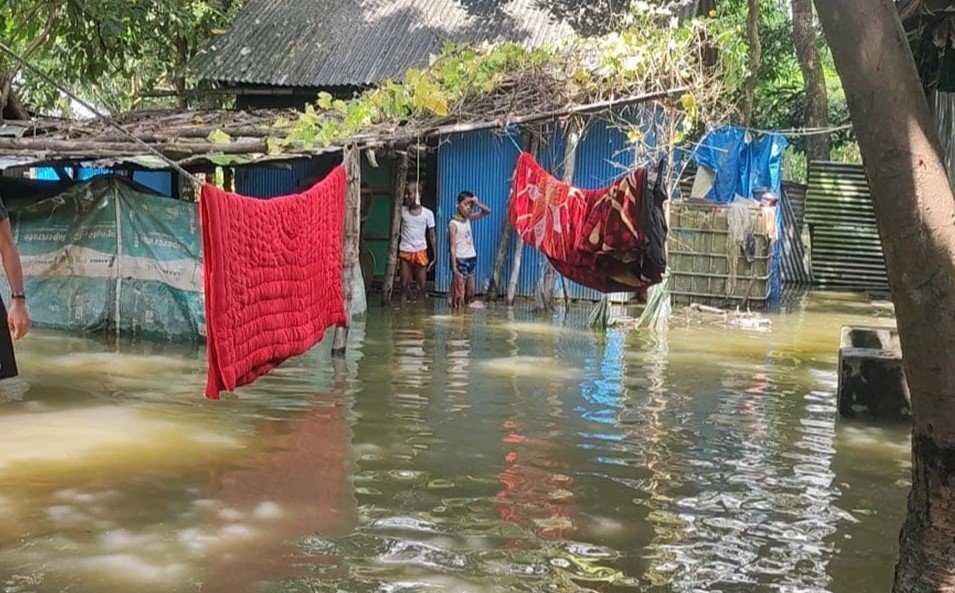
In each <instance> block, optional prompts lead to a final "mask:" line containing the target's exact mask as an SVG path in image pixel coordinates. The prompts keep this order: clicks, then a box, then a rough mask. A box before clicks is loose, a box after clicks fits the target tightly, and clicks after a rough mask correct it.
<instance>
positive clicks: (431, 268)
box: [428, 259, 437, 272]
mask: <svg viewBox="0 0 955 593" xmlns="http://www.w3.org/2000/svg"><path fill="white" fill-rule="evenodd" d="M436 263H437V262H436V261H435V260H433V259H432V260H431V262H430V263H429V264H428V271H429V272H430V271H431V270H433V269H434V264H436Z"/></svg>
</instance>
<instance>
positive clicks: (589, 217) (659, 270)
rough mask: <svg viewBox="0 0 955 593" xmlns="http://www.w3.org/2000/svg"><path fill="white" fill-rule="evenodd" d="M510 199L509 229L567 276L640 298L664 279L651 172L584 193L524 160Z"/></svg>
mask: <svg viewBox="0 0 955 593" xmlns="http://www.w3.org/2000/svg"><path fill="white" fill-rule="evenodd" d="M513 192H514V195H513V199H512V201H511V211H510V219H511V223H512V224H513V225H514V228H515V229H516V230H517V232H518V233H519V234H520V236H521V238H522V239H523V240H524V242H525V243H527V244H529V245H532V246H533V247H535V248H537V249H538V250H539V251H541V252H542V253H543V254H544V255H545V256H547V259H548V260H550V262H551V264H552V265H553V266H554V268H555V269H556V270H557V271H558V272H559V273H560V274H562V275H563V276H564V277H566V278H568V279H570V280H573V281H574V282H576V283H578V284H581V285H583V286H587V287H590V288H593V289H595V290H598V291H600V292H605V293H607V292H633V291H642V290H644V289H646V288H647V287H648V286H651V285H653V284H657V283H658V282H660V281H661V280H662V275H663V272H664V270H665V269H666V260H665V257H664V255H663V243H664V241H665V238H666V223H665V222H664V219H663V211H662V199H659V200H656V199H655V197H654V196H651V195H650V194H651V193H653V192H651V191H650V190H649V189H648V184H647V170H646V169H643V168H640V169H635V170H633V171H631V172H630V173H628V174H627V175H625V176H623V177H621V178H620V179H618V180H617V181H615V182H614V183H612V184H611V185H608V186H607V187H604V188H601V189H596V190H584V189H579V188H576V187H573V186H570V185H568V184H566V183H563V182H562V181H560V180H559V179H556V178H554V177H553V176H551V175H550V174H549V173H548V172H547V171H545V170H544V169H543V167H541V166H540V165H539V164H538V163H537V162H536V161H535V160H534V157H532V156H531V155H530V154H528V153H522V154H521V156H520V158H519V159H518V161H517V169H516V171H515V172H514V189H513ZM661 197H662V194H661Z"/></svg>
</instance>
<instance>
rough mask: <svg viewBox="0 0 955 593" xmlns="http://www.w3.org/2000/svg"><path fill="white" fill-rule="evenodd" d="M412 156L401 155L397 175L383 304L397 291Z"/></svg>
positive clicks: (387, 302)
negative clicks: (403, 210)
mask: <svg viewBox="0 0 955 593" xmlns="http://www.w3.org/2000/svg"><path fill="white" fill-rule="evenodd" d="M409 160H411V156H410V154H409V153H408V152H407V151H405V152H404V153H401V156H400V157H399V161H398V170H397V172H396V173H395V182H394V184H393V187H394V198H393V199H394V202H393V203H392V205H391V242H390V243H389V245H388V265H387V266H386V267H385V281H384V286H383V288H382V292H381V303H382V304H383V305H389V304H391V296H392V293H393V292H394V289H395V272H396V271H397V269H398V245H399V241H400V239H401V206H402V204H403V203H404V197H405V188H407V186H408V161H409Z"/></svg>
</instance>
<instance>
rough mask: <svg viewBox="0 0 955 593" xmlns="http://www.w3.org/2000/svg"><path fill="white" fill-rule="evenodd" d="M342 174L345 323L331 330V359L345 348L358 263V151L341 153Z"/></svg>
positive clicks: (341, 355) (340, 354)
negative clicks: (344, 188) (345, 185)
mask: <svg viewBox="0 0 955 593" xmlns="http://www.w3.org/2000/svg"><path fill="white" fill-rule="evenodd" d="M343 162H344V164H345V172H346V174H347V176H348V189H347V191H346V194H345V236H344V242H345V245H344V249H343V251H342V293H343V296H344V300H345V315H346V318H347V320H348V322H347V323H346V324H345V325H340V326H337V327H336V328H335V338H334V341H333V342H332V356H336V357H343V356H345V350H346V349H347V347H348V326H349V325H351V306H352V292H353V290H354V278H353V276H354V271H355V265H356V264H357V263H358V239H359V235H360V233H361V151H360V150H359V149H358V147H356V146H350V147H348V148H346V149H345V151H344V159H343Z"/></svg>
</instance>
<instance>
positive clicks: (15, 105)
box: [0, 73, 30, 121]
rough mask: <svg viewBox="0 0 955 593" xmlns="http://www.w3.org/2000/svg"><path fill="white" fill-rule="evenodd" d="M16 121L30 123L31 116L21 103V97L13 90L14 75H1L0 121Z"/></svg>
mask: <svg viewBox="0 0 955 593" xmlns="http://www.w3.org/2000/svg"><path fill="white" fill-rule="evenodd" d="M5 119H14V120H21V121H29V119H30V114H29V113H27V110H26V109H24V108H23V105H22V104H21V103H20V97H19V96H17V91H16V89H15V88H13V75H12V74H10V73H0V121H3V120H5Z"/></svg>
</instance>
